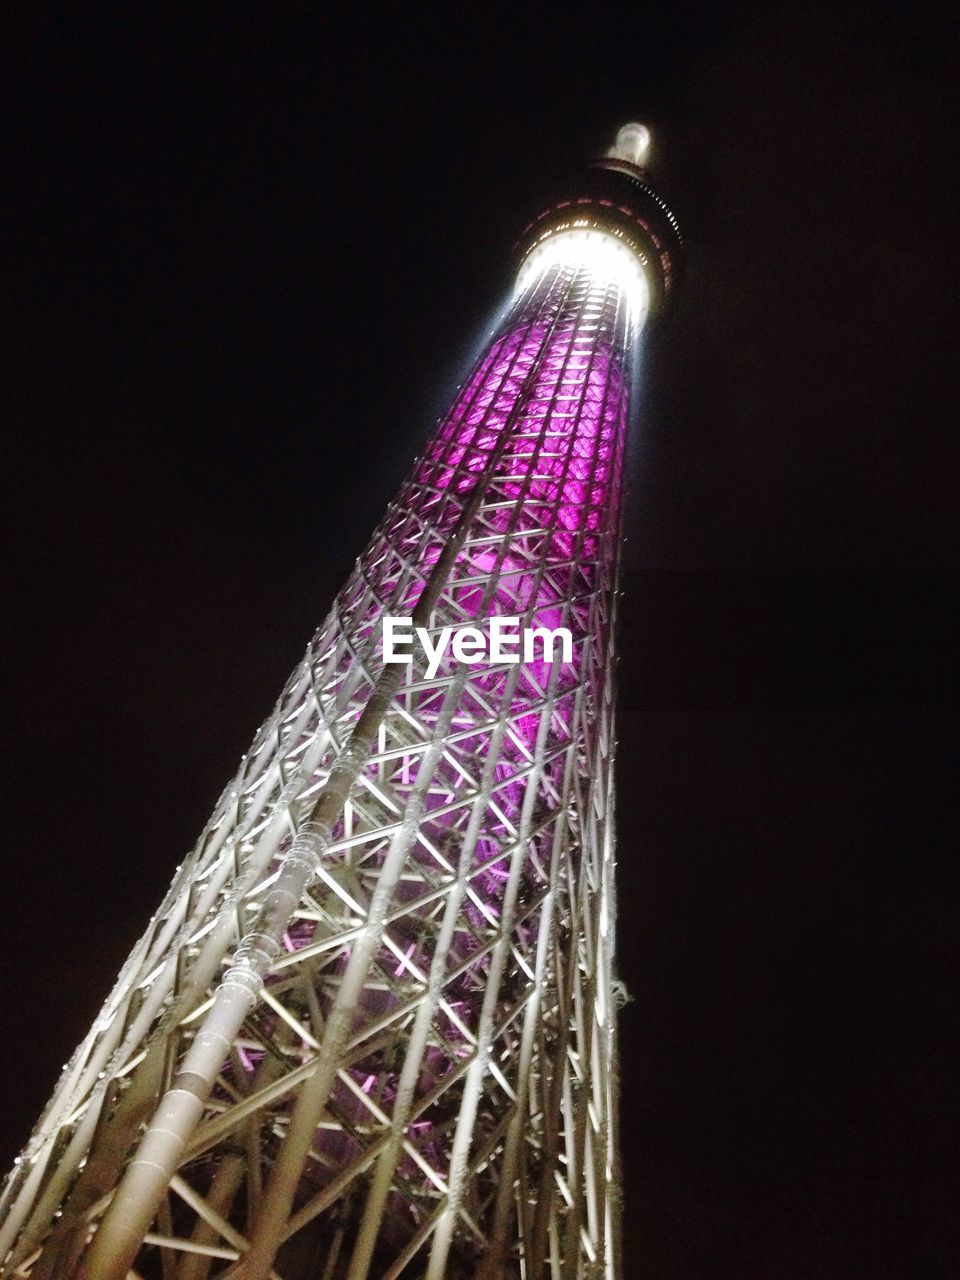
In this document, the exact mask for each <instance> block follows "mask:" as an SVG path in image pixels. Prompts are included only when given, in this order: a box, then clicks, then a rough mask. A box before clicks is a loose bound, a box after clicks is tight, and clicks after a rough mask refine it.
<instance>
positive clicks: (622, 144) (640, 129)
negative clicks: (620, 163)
mask: <svg viewBox="0 0 960 1280" xmlns="http://www.w3.org/2000/svg"><path fill="white" fill-rule="evenodd" d="M649 150H650V130H649V129H648V128H647V126H646V125H645V124H637V123H636V122H635V121H632V122H631V123H630V124H625V125H623V126H622V128H621V129H620V130H619V131H618V132H617V137H616V141H615V142H614V144H613V146H612V147H610V148H609V150H608V151H607V156H608V157H609V159H611V160H626V162H627V163H628V164H634V165H636V166H637V168H638V169H641V168H643V165H644V164H645V162H646V159H647V152H648V151H649Z"/></svg>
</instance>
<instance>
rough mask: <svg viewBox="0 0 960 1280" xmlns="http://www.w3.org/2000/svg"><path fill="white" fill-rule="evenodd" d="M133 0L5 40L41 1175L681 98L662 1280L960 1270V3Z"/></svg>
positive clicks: (639, 871)
mask: <svg viewBox="0 0 960 1280" xmlns="http://www.w3.org/2000/svg"><path fill="white" fill-rule="evenodd" d="M84 8H85V9H86V13H85V15H84V16H79V14H80V10H79V8H78V9H76V10H74V12H73V16H71V17H67V16H64V15H63V13H61V12H60V10H59V7H58V6H46V7H40V6H25V5H17V6H15V7H14V8H13V9H12V10H11V11H9V12H8V14H7V16H6V18H5V22H4V27H5V40H4V44H5V58H4V60H5V62H6V72H5V74H4V87H3V88H2V90H0V120H2V124H0V128H2V131H3V135H4V142H5V146H4V150H5V152H6V156H7V158H6V161H5V163H4V174H5V179H6V184H5V185H6V187H7V196H6V197H5V198H4V212H3V220H4V225H5V227H6V229H7V232H8V234H7V235H6V236H5V237H4V244H3V248H2V255H3V260H2V263H0V267H2V277H3V287H2V304H0V305H2V312H3V314H2V329H3V341H4V344H5V347H6V352H7V355H8V357H9V373H8V375H7V377H6V378H5V383H6V391H7V394H6V396H5V401H6V405H7V408H6V412H5V414H4V446H5V449H6V451H7V452H8V454H9V455H10V457H9V460H8V462H7V464H6V465H5V467H4V472H5V474H6V475H7V476H8V477H10V478H11V480H12V482H13V483H12V486H11V492H12V504H11V503H8V510H9V509H10V507H11V506H12V508H13V514H14V521H13V525H12V531H11V533H10V534H8V535H7V536H6V540H5V546H4V560H5V561H6V562H7V568H8V572H11V573H12V578H11V579H10V580H9V581H8V586H7V589H6V591H5V596H6V598H7V600H8V601H9V602H10V604H11V608H10V610H9V613H8V616H7V623H6V628H5V634H4V640H5V642H6V644H7V646H8V650H9V651H8V653H7V654H6V655H5V674H6V684H7V688H6V695H5V701H6V703H7V706H8V708H9V713H8V714H7V715H6V716H5V717H4V719H5V722H6V723H5V741H6V747H5V751H4V755H3V782H4V784H5V788H6V790H7V796H6V800H5V804H4V829H5V835H6V842H7V847H6V853H5V857H6V862H5V869H6V877H7V878H6V879H5V881H4V899H5V906H4V912H3V931H2V935H0V954H2V960H3V982H2V985H0V1000H2V1010H0V1019H2V1021H0V1025H2V1026H3V1041H4V1053H3V1058H2V1069H0V1087H2V1096H3V1098H4V1109H3V1119H2V1121H0V1128H2V1134H0V1138H2V1141H0V1155H2V1163H3V1166H4V1167H6V1165H7V1164H8V1163H9V1161H10V1160H11V1159H12V1157H13V1155H14V1154H15V1152H16V1150H17V1149H18V1148H19V1147H20V1146H21V1145H22V1143H23V1142H24V1141H25V1140H26V1137H27V1134H28V1132H29V1130H30V1127H31V1125H32V1124H33V1122H34V1119H35V1117H36V1115H37V1114H38V1113H39V1111H40V1109H41V1107H42V1105H43V1103H44V1102H45V1100H46V1098H47V1096H48V1094H49V1092H50V1090H51V1088H52V1086H53V1084H54V1081H55V1079H56V1076H57V1074H58V1070H59V1066H60V1064H61V1062H63V1061H65V1060H66V1058H67V1057H68V1056H69V1053H70V1052H71V1051H72V1049H73V1047H74V1046H75V1044H76V1043H77V1042H78V1041H79V1039H80V1038H81V1036H82V1035H83V1034H84V1033H85V1032H86V1030H87V1028H88V1026H89V1024H90V1022H91V1021H92V1018H93V1016H94V1015H95V1013H96V1012H97V1010H98V1008H99V1006H100V1004H101V1002H102V1000H103V998H104V996H105V995H106V993H107V991H108V989H109V987H110V986H111V985H112V982H113V979H114V976H115V974H116V972H117V970H118V969H119V966H120V964H121V962H122V960H123V958H124V957H125V955H126V953H127V952H128V950H129V948H130V947H131V945H132V944H133V942H134V941H135V939H136V938H137V937H138V936H139V934H140V932H141V931H142V928H143V927H144V925H145V924H146V921H147V919H148V917H149V916H150V915H151V913H152V912H153V910H154V909H155V907H156V904H157V902H158V901H159V899H160V897H161V894H162V893H163V891H164V890H165V888H166V886H167V884H168V883H169V880H170V878H171V875H172V874H173V870H174V868H175V866H176V865H177V864H178V863H179V862H180V861H181V859H182V856H183V854H184V853H185V852H186V850H187V849H188V847H189V846H190V845H191V844H192V843H193V841H194V839H195V838H196V835H197V834H198V832H199V831H200V828H201V827H202V825H203V823H204V821H205V819H206V817H207V815H208V813H209V811H210V809H211V808H212V805H213V803H214V801H215V800H216V798H217V796H218V795H219V793H220V790H221V788H222V786H223V784H224V783H225V781H226V780H227V778H228V777H229V776H230V775H231V773H232V772H233V769H234V767H235V765H236V762H237V760H238V757H239V755H240V754H241V752H243V751H244V750H245V749H246V747H247V745H248V743H249V740H250V739H251V738H252V736H253V732H254V730H255V728H256V726H257V725H258V724H259V723H260V721H261V720H262V719H263V718H264V716H265V715H266V714H267V712H268V710H269V708H270V706H271V705H272V703H273V701H274V699H275V697H276V695H277V694H278V693H279V691H280V688H281V686H282V684H283V682H284V680H285V678H286V676H287V674H288V672H289V670H290V669H291V668H292V667H293V665H294V664H295V662H297V661H298V659H299V657H300V655H301V653H302V651H303V648H304V645H305V644H306V642H307V639H308V638H309V636H310V634H311V632H312V631H313V629H314V628H315V626H316V625H317V624H318V623H319V622H320V620H321V619H322V617H323V615H324V614H325V612H326V609H327V607H328V605H329V603H330V602H331V600H332V598H333V596H334V594H335V592H336V590H337V589H338V587H339V586H340V584H341V583H342V581H343V579H344V578H345V576H346V573H347V571H348V568H349V566H350V565H351V564H352V561H353V559H354V558H355V557H356V555H357V554H359V552H360V551H361V549H362V547H363V545H364V543H365V541H366V538H367V536H368V534H369V533H370V532H371V530H372V529H373V526H374V525H375V523H376V521H377V520H378V518H379V516H380V515H381V513H382V511H383V509H384V507H385V505H386V503H387V501H388V500H389V498H390V496H391V494H392V493H393V492H394V491H395V489H396V488H397V486H398V484H399V482H400V480H401V478H402V476H403V475H404V473H405V471H406V470H407V467H408V465H409V463H410V462H411V460H412V458H413V456H414V454H415V453H416V451H417V450H418V449H419V448H420V447H421V446H422V444H423V442H424V441H425V439H426V438H427V435H428V434H429V431H430V429H431V427H432V424H433V422H434V420H435V418H436V416H437V414H438V413H439V412H440V410H441V409H442V408H443V407H444V404H445V401H446V399H447V398H448V396H449V394H450V392H451V390H452V389H453V387H454V386H455V384H456V382H457V380H458V377H459V376H460V374H461V373H462V371H463V368H464V365H465V363H466V362H467V361H469V359H470V358H471V356H472V354H473V353H474V352H475V351H476V349H477V344H478V342H479V340H480V338H481V337H482V334H483V332H484V330H485V328H486V327H487V326H488V324H489V321H490V318H491V316H492V315H493V313H494V311H495V308H496V306H497V303H498V300H499V299H500V298H501V297H502V295H503V292H504V290H505V289H506V288H508V287H509V284H510V282H511V278H512V271H513V265H512V262H511V257H510V249H511V246H512V245H513V243H514V241H515V239H516V237H517V235H518V233H519V232H520V230H521V229H522V227H523V226H524V225H525V223H526V221H527V218H528V216H529V215H530V214H531V213H532V212H534V211H535V210H534V208H533V203H534V201H535V195H536V192H537V191H538V189H539V188H540V187H541V185H542V183H543V181H544V180H545V179H547V178H549V177H550V176H551V175H552V174H554V173H556V172H557V171H558V170H562V169H564V168H565V167H571V166H575V165H576V163H577V162H578V161H580V160H581V159H584V158H586V157H588V156H589V155H590V154H591V153H592V152H594V151H596V150H598V149H600V148H601V147H602V146H605V145H606V143H607V142H608V140H609V137H610V135H611V134H612V132H613V131H614V130H615V129H616V127H617V126H618V125H619V124H621V123H622V122H623V121H625V120H627V119H641V120H644V121H646V122H647V123H648V124H649V125H650V126H651V128H652V129H653V131H654V147H655V152H654V156H653V160H652V171H653V174H654V178H655V181H656V183H657V185H659V187H660V188H661V190H663V192H664V193H665V195H666V196H667V198H668V199H669V200H670V202H671V204H672V205H673V207H674V209H675V211H676V213H677V215H678V217H679V218H680V221H681V225H682V227H683V230H684V232H685V236H686V240H687V245H688V266H687V276H686V282H685V289H684V294H683V297H682V299H681V301H680V305H679V306H678V308H677V310H676V312H675V314H674V316H673V317H672V320H671V322H670V324H669V325H668V326H667V327H666V328H665V329H664V330H663V331H662V332H660V333H659V334H658V335H657V336H656V337H655V338H654V339H653V340H652V342H651V344H650V346H649V349H648V354H647V357H646V361H645V374H644V385H643V389H642V396H641V401H642V403H641V420H640V425H639V429H638V430H637V432H636V433H635V436H634V438H633V441H632V444H631V450H632V459H631V465H630V478H629V494H628V499H627V511H628V516H627V532H628V535H629V540H628V542H627V544H626V546H625V548H624V582H623V586H624V589H625V591H626V596H625V600H624V606H625V608H624V613H623V616H622V629H621V641H622V643H621V651H622V661H621V666H620V685H621V689H620V730H619V736H620V753H619V758H618V774H619V784H620V793H619V849H620V852H619V859H620V889H619V891H620V952H619V957H620V970H621V973H622V976H623V978H624V979H625V981H626V984H627V987H628V988H629V991H630V992H631V994H632V996H633V1000H632V1003H630V1004H629V1005H628V1007H627V1008H626V1009H625V1011H624V1012H623V1014H622V1017H621V1034H622V1044H623V1079H624V1099H623V1114H622V1123H623V1144H624V1156H625V1173H626V1188H625V1194H626V1207H627V1213H626V1220H625V1222H626V1237H627V1246H628V1263H629V1265H628V1271H627V1276H626V1277H625V1280H635V1278H637V1280H721V1278H723V1280H727V1278H729V1280H847V1278H850V1280H861V1278H863V1280H888V1278H889V1280H913V1278H914V1277H921V1278H925V1277H947V1276H952V1275H956V1274H960V1269H958V1268H960V1244H958V1236H957V1233H956V1227H955V1225H954V1220H953V1218H952V1215H951V1212H950V1211H949V1210H950V1209H952V1202H953V1198H954V1188H955V1184H956V1182H957V1172H958V1170H957V1163H958V1162H957V1156H956V1149H957V1130H956V1121H957V1104H956V1094H955V1093H954V1092H953V1091H952V1082H951V1076H952V1075H953V1071H954V1064H955V1060H956V1052H955V1050H956V1041H955V1029H954V1024H955V1018H956V1005H955V1000H954V997H953V994H952V990H951V987H952V985H953V982H952V980H953V979H954V975H955V973H956V966H957V960H958V956H957V946H956V942H955V935H956V924H955V919H956V915H957V907H956V898H955V894H956V890H957V887H958V885H957V879H958V875H957V861H956V856H955V853H954V851H953V848H951V845H953V846H954V848H955V841H954V840H952V838H951V837H952V835H953V830H954V829H955V828H954V822H953V814H952V812H951V809H952V799H951V786H952V785H955V779H954V776H953V774H954V768H953V766H954V759H953V758H951V751H950V740H951V732H950V731H951V728H952V724H953V720H954V716H955V703H956V697H955V685H954V684H953V683H952V680H951V674H950V659H951V647H952V641H951V637H950V634H949V627H950V616H951V613H952V612H953V608H954V607H955V606H956V605H957V601H956V599H955V596H956V586H955V579H952V578H951V576H950V571H951V569H955V568H956V565H957V556H956V550H957V548H956V540H955V536H954V530H955V525H954V523H953V521H952V520H951V516H952V514H953V508H954V506H955V494H956V461H957V445H956V441H957V428H956V418H955V416H954V414H952V413H951V412H950V403H949V402H950V401H951V400H952V391H953V387H952V386H951V385H949V384H950V382H951V378H952V374H948V370H949V369H950V366H951V364H952V363H953V362H954V358H955V342H954V335H955V329H956V314H955V310H954V306H953V300H952V296H951V294H952V292H953V289H952V286H951V280H952V279H953V280H955V275H954V273H953V257H952V254H951V250H952V249H953V231H952V229H951V228H950V226H949V223H950V218H951V215H952V214H953V213H954V212H955V208H954V204H953V198H952V195H951V174H952V173H953V171H954V170H955V136H956V135H955V131H954V129H953V128H952V127H951V126H952V125H953V124H954V120H953V119H952V111H953V103H954V102H955V99H956V68H955V65H954V62H953V50H952V44H953V40H954V34H953V17H952V9H951V10H950V11H949V14H950V15H951V16H950V17H949V21H948V9H947V8H946V7H944V9H943V13H942V19H941V18H940V17H938V16H937V10H936V8H935V6H932V5H920V4H916V5H906V4H903V5H899V6H898V5H895V4H894V5H865V4H864V5H860V4H853V5H844V6H823V7H815V6H814V7H811V6H805V5H802V4H800V5H793V4H790V5H787V4H780V5H773V6H749V7H748V6H744V5H735V4H728V5H717V6H710V5H704V6H691V5H685V4H683V3H679V4H678V3H672V4H669V5H667V4H656V5H642V4H638V5H635V6H627V5H597V4H592V5H586V4H583V5H580V6H573V5H559V4H555V5H552V6H548V5H535V6H533V5H531V6H529V7H524V6H521V5H511V6H502V7H500V6H497V5H494V4H485V5H483V6H482V7H481V6H474V5H466V6H458V7H457V9H456V16H447V17H444V18H440V17H439V16H438V15H437V14H434V13H433V12H432V11H431V10H429V9H428V8H426V7H425V6H418V5H415V4H411V5H406V6H402V7H401V6H394V7H392V8H391V9H390V11H389V12H384V11H381V10H377V9H373V8H369V9H366V8H364V7H362V6H351V7H350V8H349V9H347V8H344V9H342V10H341V11H340V12H338V13H333V14H330V13H325V12H323V11H322V9H321V7H320V6H313V15H314V16H313V17H312V18H309V17H305V16H297V15H298V14H299V15H302V10H300V9H299V8H297V9H295V8H294V7H292V6H289V7H288V6H282V7H281V6H256V7H249V6H239V7H233V6H231V7H227V6H223V7H219V6H218V7H213V6H197V7H193V8H191V9H187V10H184V12H183V16H182V18H180V19H174V18H172V17H164V16H163V15H162V14H160V15H158V14H157V12H155V9H154V7H149V8H148V7H147V6H130V7H125V8H121V7H115V6H106V5H103V6H96V5H95V6H92V7H91V6H85V7H84ZM167 12H168V14H169V13H170V12H171V11H169V10H168V11H167Z"/></svg>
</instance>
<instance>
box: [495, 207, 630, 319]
mask: <svg viewBox="0 0 960 1280" xmlns="http://www.w3.org/2000/svg"><path fill="white" fill-rule="evenodd" d="M557 266H571V267H585V268H586V269H587V270H588V271H589V272H590V274H591V276H592V277H593V279H594V281H595V282H596V283H597V284H615V285H617V286H618V287H619V288H620V289H622V290H623V292H624V294H625V295H626V298H627V302H628V304H629V307H630V318H631V321H632V322H633V323H634V324H635V325H637V326H638V327H639V326H640V325H642V324H643V322H644V320H645V319H646V315H647V311H648V310H649V307H650V286H649V284H648V283H647V277H646V275H645V274H644V270H643V267H642V265H641V263H640V259H639V258H638V257H637V255H636V254H635V253H634V252H633V250H632V249H630V248H629V247H628V246H627V245H625V244H624V243H623V241H622V240H618V239H617V237H616V236H614V235H611V234H610V233H609V232H606V231H599V230H598V229H597V228H596V227H583V228H573V229H571V230H568V231H557V232H556V233H555V234H554V235H552V236H548V237H547V238H546V239H544V240H541V241H540V243H539V244H538V245H537V246H536V247H535V248H534V249H532V250H531V251H530V253H528V254H527V256H526V258H525V259H524V260H523V263H522V264H521V267H520V273H519V275H518V276H517V284H516V290H515V292H516V294H517V295H520V294H521V293H523V292H524V291H525V290H526V289H528V288H529V287H530V285H532V284H533V283H534V281H536V280H539V279H540V278H541V277H542V276H543V274H544V272H546V271H548V270H549V269H550V268H551V267H557Z"/></svg>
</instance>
